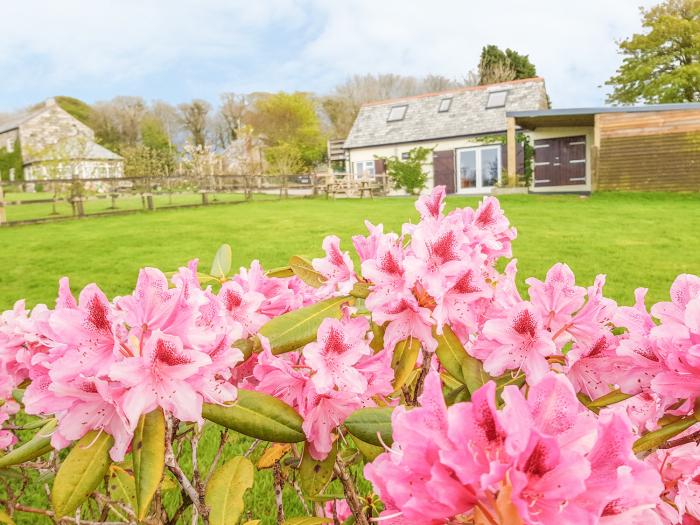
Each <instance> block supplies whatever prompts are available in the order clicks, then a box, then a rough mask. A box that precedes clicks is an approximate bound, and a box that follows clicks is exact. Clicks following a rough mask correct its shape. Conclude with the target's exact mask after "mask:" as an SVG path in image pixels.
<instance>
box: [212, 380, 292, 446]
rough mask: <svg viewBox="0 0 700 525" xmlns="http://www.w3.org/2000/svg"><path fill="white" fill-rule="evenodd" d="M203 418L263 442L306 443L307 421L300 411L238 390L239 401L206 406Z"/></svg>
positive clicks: (250, 392)
mask: <svg viewBox="0 0 700 525" xmlns="http://www.w3.org/2000/svg"><path fill="white" fill-rule="evenodd" d="M202 416H204V417H205V418H206V419H208V420H209V421H212V422H213V423H216V424H218V425H221V426H222V427H226V428H228V429H231V430H235V431H236V432H240V433H241V434H244V435H246V436H250V437H253V438H256V439H262V440H264V441H272V442H275V443H299V442H301V441H304V439H305V436H304V431H303V430H302V428H301V425H302V423H303V422H304V420H303V419H302V418H301V416H300V415H299V414H298V413H297V411H296V410H294V409H293V408H292V407H290V406H289V405H288V404H286V403H284V402H283V401H280V400H279V399H277V398H276V397H273V396H270V395H268V394H264V393H262V392H254V391H252V390H238V399H236V401H234V402H233V403H232V404H227V405H215V404H209V403H205V404H204V406H203V407H202Z"/></svg>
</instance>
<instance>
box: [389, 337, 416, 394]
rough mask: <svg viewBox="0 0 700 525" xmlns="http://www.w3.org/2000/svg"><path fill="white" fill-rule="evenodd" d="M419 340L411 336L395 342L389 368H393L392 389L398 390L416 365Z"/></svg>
mask: <svg viewBox="0 0 700 525" xmlns="http://www.w3.org/2000/svg"><path fill="white" fill-rule="evenodd" d="M420 348H421V345H420V341H419V340H418V339H415V338H413V337H409V338H408V339H404V340H403V341H400V342H399V343H397V344H396V347H395V348H394V354H393V356H392V358H391V368H393V369H394V382H393V383H392V384H393V386H394V390H399V389H400V388H401V387H402V386H403V385H404V384H406V380H407V379H408V377H409V376H410V375H411V372H412V371H413V369H414V368H415V366H416V360H417V359H418V354H419V353H420Z"/></svg>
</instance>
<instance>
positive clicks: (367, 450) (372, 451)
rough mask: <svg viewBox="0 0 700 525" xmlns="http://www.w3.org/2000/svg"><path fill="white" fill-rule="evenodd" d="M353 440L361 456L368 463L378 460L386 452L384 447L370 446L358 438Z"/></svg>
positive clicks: (353, 437)
mask: <svg viewBox="0 0 700 525" xmlns="http://www.w3.org/2000/svg"><path fill="white" fill-rule="evenodd" d="M352 440H353V442H354V443H355V446H356V447H357V450H359V451H360V454H362V456H363V457H364V458H365V459H366V460H367V461H374V460H375V459H377V456H379V454H381V453H382V452H384V449H383V448H382V447H378V446H376V445H370V444H369V443H366V442H364V441H362V440H361V439H360V438H359V437H357V436H352Z"/></svg>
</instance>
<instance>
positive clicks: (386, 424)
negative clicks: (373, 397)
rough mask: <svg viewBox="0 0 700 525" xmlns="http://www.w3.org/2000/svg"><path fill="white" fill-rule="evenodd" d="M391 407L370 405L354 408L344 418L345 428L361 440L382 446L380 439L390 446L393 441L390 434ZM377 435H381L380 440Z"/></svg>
mask: <svg viewBox="0 0 700 525" xmlns="http://www.w3.org/2000/svg"><path fill="white" fill-rule="evenodd" d="M393 410H394V409H393V408H392V407H381V408H376V407H370V408H360V409H359V410H355V412H353V413H352V414H350V415H349V416H348V418H347V419H346V420H345V428H347V429H348V432H350V433H351V434H352V435H353V436H357V437H358V438H360V439H361V440H362V441H364V442H366V443H369V444H370V445H374V446H377V447H382V446H383V444H382V441H383V442H384V444H386V446H388V447H390V446H391V444H392V443H393V438H392V435H391V413H392V411H393ZM378 436H381V440H380V439H379V437H378Z"/></svg>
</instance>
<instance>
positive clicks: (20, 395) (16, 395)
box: [12, 388, 24, 404]
mask: <svg viewBox="0 0 700 525" xmlns="http://www.w3.org/2000/svg"><path fill="white" fill-rule="evenodd" d="M12 397H13V399H14V400H15V401H17V402H18V403H20V404H21V403H22V400H23V399H24V388H15V389H14V390H13V391H12Z"/></svg>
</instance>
